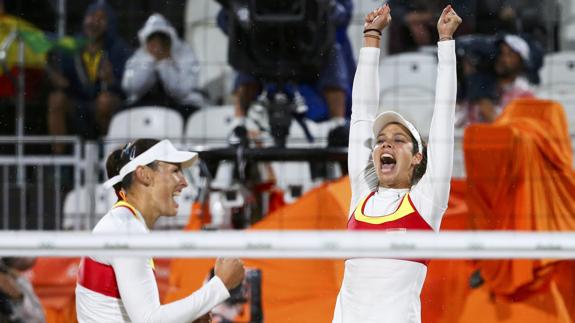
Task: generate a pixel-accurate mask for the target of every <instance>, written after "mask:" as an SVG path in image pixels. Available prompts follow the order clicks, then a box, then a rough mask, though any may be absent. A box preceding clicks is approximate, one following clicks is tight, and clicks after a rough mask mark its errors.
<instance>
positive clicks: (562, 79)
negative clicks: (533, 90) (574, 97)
mask: <svg viewBox="0 0 575 323" xmlns="http://www.w3.org/2000/svg"><path fill="white" fill-rule="evenodd" d="M539 75H540V76H541V87H542V88H544V89H547V90H550V91H553V88H554V87H558V86H562V87H565V86H568V87H569V88H570V89H571V90H572V89H573V88H575V52H573V51H564V52H558V53H551V54H547V55H545V58H544V60H543V67H542V68H541V71H540V72H539Z"/></svg>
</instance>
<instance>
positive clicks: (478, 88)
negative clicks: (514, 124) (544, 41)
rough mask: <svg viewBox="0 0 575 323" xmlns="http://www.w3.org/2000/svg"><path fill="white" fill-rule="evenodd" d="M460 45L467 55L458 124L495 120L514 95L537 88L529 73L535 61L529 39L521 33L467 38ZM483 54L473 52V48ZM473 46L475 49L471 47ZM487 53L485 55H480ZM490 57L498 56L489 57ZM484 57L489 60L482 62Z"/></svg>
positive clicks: (464, 59) (531, 91)
mask: <svg viewBox="0 0 575 323" xmlns="http://www.w3.org/2000/svg"><path fill="white" fill-rule="evenodd" d="M462 42H463V43H464V44H463V45H461V44H460V45H458V46H459V49H461V50H462V51H460V52H459V54H460V55H462V53H465V52H466V50H467V53H468V54H469V55H462V56H464V57H463V62H462V63H463V65H464V66H463V76H464V79H463V84H462V86H463V90H464V96H463V98H460V106H459V111H458V117H457V121H456V123H457V126H459V127H462V126H465V125H467V124H469V123H474V122H492V121H494V120H495V118H496V117H497V116H498V115H499V114H500V113H501V111H502V110H503V108H504V107H505V106H506V105H507V104H508V103H509V102H511V101H512V100H513V99H516V98H521V97H532V96H533V95H534V92H533V89H532V87H531V85H530V83H529V81H528V79H527V77H526V74H527V71H528V69H529V68H530V64H531V50H530V47H529V45H528V43H527V42H526V41H525V40H524V39H523V38H521V37H519V36H517V35H504V36H501V37H496V38H490V39H485V38H471V40H470V41H468V39H463V40H462ZM472 47H477V48H476V50H480V51H481V54H480V55H474V54H477V52H476V53H473V51H474V50H473V48H472ZM470 48H471V49H470ZM481 55H483V57H479V56H481ZM489 57H495V59H494V60H489ZM482 60H485V61H483V62H481V61H482Z"/></svg>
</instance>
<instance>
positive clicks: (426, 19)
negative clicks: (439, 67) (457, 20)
mask: <svg viewBox="0 0 575 323" xmlns="http://www.w3.org/2000/svg"><path fill="white" fill-rule="evenodd" d="M387 2H388V4H389V6H390V7H392V8H393V24H391V25H390V26H389V33H388V35H389V41H388V43H387V45H388V53H389V54H398V53H402V52H408V51H417V50H418V49H419V48H420V47H424V46H435V40H436V39H437V36H438V35H437V28H436V24H437V18H439V16H437V13H438V12H441V10H442V9H443V8H444V7H445V6H446V5H448V4H451V5H452V6H453V9H455V10H456V11H457V12H458V13H459V15H460V16H461V18H462V19H463V23H462V24H461V26H459V29H458V30H457V33H456V36H459V35H465V34H469V33H472V32H473V30H474V28H475V27H474V25H475V19H474V16H475V12H474V11H475V6H476V2H481V1H476V0H462V1H445V0H389V1H387Z"/></svg>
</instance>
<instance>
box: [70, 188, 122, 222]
mask: <svg viewBox="0 0 575 323" xmlns="http://www.w3.org/2000/svg"><path fill="white" fill-rule="evenodd" d="M93 193H94V205H93V208H94V218H93V219H91V218H90V216H89V215H90V214H89V210H90V207H91V206H90V203H91V202H90V196H89V190H88V187H86V186H80V187H78V188H75V189H74V190H72V191H70V192H69V193H68V194H67V195H66V198H65V199H64V209H63V213H64V215H63V221H62V228H63V229H64V230H91V229H93V228H94V225H96V223H97V222H98V220H100V218H102V217H103V216H104V214H106V213H107V212H108V210H110V208H111V207H112V206H113V205H114V203H115V202H116V194H115V193H114V191H113V190H111V189H105V188H104V186H103V185H101V184H97V185H96V186H95V187H94V191H93Z"/></svg>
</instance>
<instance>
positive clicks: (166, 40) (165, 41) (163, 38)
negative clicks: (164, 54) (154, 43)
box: [146, 31, 172, 48]
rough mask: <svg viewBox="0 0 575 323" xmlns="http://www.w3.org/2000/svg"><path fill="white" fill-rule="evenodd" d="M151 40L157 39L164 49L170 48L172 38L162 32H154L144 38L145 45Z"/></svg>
mask: <svg viewBox="0 0 575 323" xmlns="http://www.w3.org/2000/svg"><path fill="white" fill-rule="evenodd" d="M152 39H158V41H159V42H160V43H161V44H162V46H164V47H165V48H171V47H172V38H171V37H170V35H168V34H166V33H165V32H163V31H155V32H153V33H151V34H150V35H148V37H146V43H147V42H149V41H150V40H152Z"/></svg>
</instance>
